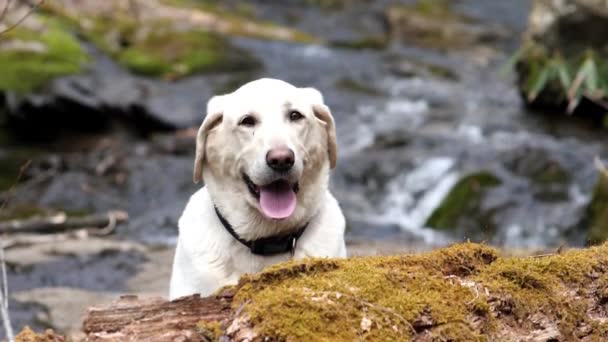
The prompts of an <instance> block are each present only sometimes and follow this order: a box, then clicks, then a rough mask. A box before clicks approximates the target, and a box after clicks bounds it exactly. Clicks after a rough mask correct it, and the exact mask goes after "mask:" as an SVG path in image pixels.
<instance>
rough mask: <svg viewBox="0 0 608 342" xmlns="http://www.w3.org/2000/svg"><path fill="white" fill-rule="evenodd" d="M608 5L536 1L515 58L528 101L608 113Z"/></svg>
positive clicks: (586, 0)
mask: <svg viewBox="0 0 608 342" xmlns="http://www.w3.org/2000/svg"><path fill="white" fill-rule="evenodd" d="M607 34H608V4H606V3H605V2H602V1H595V0H568V1H556V0H536V1H534V3H533V7H532V11H531V12H530V16H529V27H528V30H527V32H526V33H525V38H524V42H523V44H522V47H521V49H520V51H519V52H518V54H517V55H516V56H515V58H514V60H516V62H517V63H516V70H517V73H518V84H519V87H520V89H521V93H522V96H523V97H524V99H525V101H526V103H527V104H528V105H530V106H531V107H533V108H537V109H545V110H547V109H550V110H558V111H562V112H568V113H569V114H572V113H574V114H580V115H582V116H585V117H590V118H592V119H594V120H596V122H597V124H598V126H602V124H603V123H602V121H601V120H602V119H603V118H604V114H605V112H606V110H607V109H608V105H607V104H606V102H605V99H606V93H607V91H608V76H607V75H606V73H605V69H606V62H605V60H606V47H607V46H608V44H607V43H606V41H605V40H604V39H602V38H600V37H604V36H606V35H607Z"/></svg>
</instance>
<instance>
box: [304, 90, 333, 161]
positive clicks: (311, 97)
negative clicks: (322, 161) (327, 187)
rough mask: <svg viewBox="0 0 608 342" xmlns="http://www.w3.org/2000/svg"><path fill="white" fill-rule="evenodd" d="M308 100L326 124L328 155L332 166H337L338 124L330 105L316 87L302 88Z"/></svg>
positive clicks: (321, 120) (324, 124) (316, 115)
mask: <svg viewBox="0 0 608 342" xmlns="http://www.w3.org/2000/svg"><path fill="white" fill-rule="evenodd" d="M300 90H301V91H302V92H303V93H304V96H305V97H306V99H307V101H309V103H310V104H311V105H312V110H313V112H314V114H315V117H316V118H317V119H318V120H319V121H320V122H321V124H322V125H323V126H325V131H326V132H327V155H328V156H329V166H330V168H332V169H333V168H335V167H336V162H337V160H338V141H337V139H336V125H335V123H334V117H333V116H332V115H331V111H330V110H329V107H327V106H326V105H325V103H324V102H323V95H321V92H319V91H318V90H317V89H314V88H301V89H300Z"/></svg>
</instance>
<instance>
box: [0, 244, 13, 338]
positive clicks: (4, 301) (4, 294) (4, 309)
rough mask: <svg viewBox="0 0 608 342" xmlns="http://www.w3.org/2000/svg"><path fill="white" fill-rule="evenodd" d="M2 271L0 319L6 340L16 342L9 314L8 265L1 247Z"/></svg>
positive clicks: (0, 266) (0, 265) (0, 262)
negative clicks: (0, 319)
mask: <svg viewBox="0 0 608 342" xmlns="http://www.w3.org/2000/svg"><path fill="white" fill-rule="evenodd" d="M0 269H1V272H2V279H1V281H2V284H1V285H2V291H0V318H2V323H3V325H4V332H5V333H6V338H7V339H8V340H9V341H11V342H13V341H15V335H14V334H13V327H12V326H11V319H10V316H9V313H8V280H7V277H6V263H5V262H4V248H2V246H0Z"/></svg>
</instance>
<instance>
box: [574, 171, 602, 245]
mask: <svg viewBox="0 0 608 342" xmlns="http://www.w3.org/2000/svg"><path fill="white" fill-rule="evenodd" d="M581 226H582V227H583V228H586V229H587V241H588V243H591V244H599V243H602V242H604V241H606V240H608V170H606V168H605V167H604V166H603V165H600V169H599V179H598V181H597V184H596V185H595V189H594V192H593V197H592V198H591V201H590V202H589V206H588V207H587V211H586V214H585V217H584V218H583V221H582V223H581Z"/></svg>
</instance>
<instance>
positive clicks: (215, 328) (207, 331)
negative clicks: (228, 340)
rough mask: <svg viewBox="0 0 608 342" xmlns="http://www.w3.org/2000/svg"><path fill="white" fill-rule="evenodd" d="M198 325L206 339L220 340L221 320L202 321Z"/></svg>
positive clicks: (199, 330)
mask: <svg viewBox="0 0 608 342" xmlns="http://www.w3.org/2000/svg"><path fill="white" fill-rule="evenodd" d="M196 327H197V330H198V332H199V333H200V334H201V335H202V336H203V337H204V338H205V339H204V341H219V340H220V337H221V336H222V327H221V324H220V322H208V321H201V322H199V323H198V324H197V326H196Z"/></svg>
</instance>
